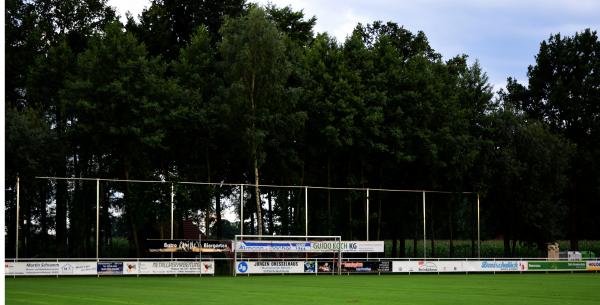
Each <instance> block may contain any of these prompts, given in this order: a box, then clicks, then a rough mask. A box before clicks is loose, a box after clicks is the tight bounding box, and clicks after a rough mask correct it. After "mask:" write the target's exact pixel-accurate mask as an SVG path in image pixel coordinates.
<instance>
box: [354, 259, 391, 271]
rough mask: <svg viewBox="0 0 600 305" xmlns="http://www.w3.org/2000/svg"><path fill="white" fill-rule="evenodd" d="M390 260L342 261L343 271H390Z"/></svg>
mask: <svg viewBox="0 0 600 305" xmlns="http://www.w3.org/2000/svg"><path fill="white" fill-rule="evenodd" d="M389 271H391V269H390V262H389V261H383V262H374V261H371V262H367V261H350V262H342V272H348V273H353V272H361V273H364V272H389Z"/></svg>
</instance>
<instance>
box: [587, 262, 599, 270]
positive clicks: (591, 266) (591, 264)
mask: <svg viewBox="0 0 600 305" xmlns="http://www.w3.org/2000/svg"><path fill="white" fill-rule="evenodd" d="M586 269H587V270H590V271H600V261H587V262H586Z"/></svg>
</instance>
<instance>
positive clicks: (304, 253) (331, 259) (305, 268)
mask: <svg viewBox="0 0 600 305" xmlns="http://www.w3.org/2000/svg"><path fill="white" fill-rule="evenodd" d="M342 247H343V246H342V239H341V236H311V235H300V236H298V235H236V236H235V240H234V244H233V250H234V257H235V260H234V264H235V265H234V274H235V275H236V276H237V275H250V274H285V273H294V274H313V275H317V274H319V273H321V274H340V270H341V268H340V267H341V265H340V264H341V260H342Z"/></svg>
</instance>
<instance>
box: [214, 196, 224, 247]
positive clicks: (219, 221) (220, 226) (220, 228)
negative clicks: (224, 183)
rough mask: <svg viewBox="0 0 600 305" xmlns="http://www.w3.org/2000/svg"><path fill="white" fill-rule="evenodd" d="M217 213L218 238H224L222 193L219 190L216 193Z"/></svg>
mask: <svg viewBox="0 0 600 305" xmlns="http://www.w3.org/2000/svg"><path fill="white" fill-rule="evenodd" d="M215 212H216V214H217V223H216V226H217V238H219V239H221V238H223V220H222V219H221V214H222V212H221V192H220V189H217V191H216V192H215Z"/></svg>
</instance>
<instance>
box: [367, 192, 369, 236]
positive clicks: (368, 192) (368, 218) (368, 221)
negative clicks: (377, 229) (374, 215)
mask: <svg viewBox="0 0 600 305" xmlns="http://www.w3.org/2000/svg"><path fill="white" fill-rule="evenodd" d="M368 240H369V189H367V241H368Z"/></svg>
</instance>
